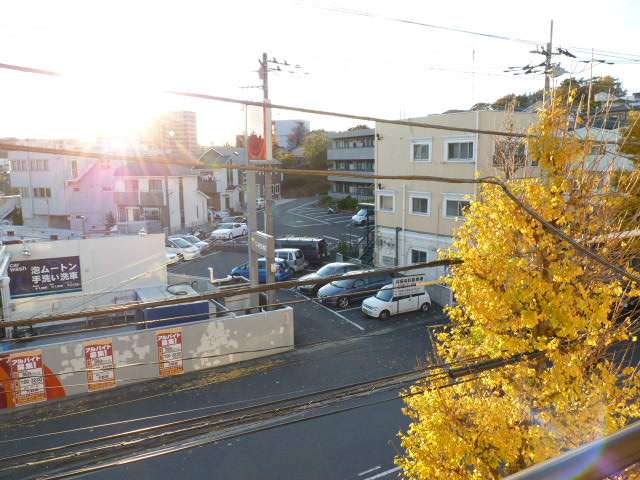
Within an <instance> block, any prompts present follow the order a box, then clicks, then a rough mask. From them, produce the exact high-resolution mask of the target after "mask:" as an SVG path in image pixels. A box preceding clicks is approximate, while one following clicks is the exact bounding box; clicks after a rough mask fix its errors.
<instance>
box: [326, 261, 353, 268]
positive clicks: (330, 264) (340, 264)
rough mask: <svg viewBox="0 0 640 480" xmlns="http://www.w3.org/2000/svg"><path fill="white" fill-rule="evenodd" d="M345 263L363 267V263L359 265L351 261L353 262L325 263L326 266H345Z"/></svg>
mask: <svg viewBox="0 0 640 480" xmlns="http://www.w3.org/2000/svg"><path fill="white" fill-rule="evenodd" d="M343 265H355V266H356V267H362V265H358V264H357V263H351V262H331V263H327V264H325V265H324V266H325V267H328V266H332V267H336V266H343Z"/></svg>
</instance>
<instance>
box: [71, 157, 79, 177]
mask: <svg viewBox="0 0 640 480" xmlns="http://www.w3.org/2000/svg"><path fill="white" fill-rule="evenodd" d="M71 178H78V161H77V160H71Z"/></svg>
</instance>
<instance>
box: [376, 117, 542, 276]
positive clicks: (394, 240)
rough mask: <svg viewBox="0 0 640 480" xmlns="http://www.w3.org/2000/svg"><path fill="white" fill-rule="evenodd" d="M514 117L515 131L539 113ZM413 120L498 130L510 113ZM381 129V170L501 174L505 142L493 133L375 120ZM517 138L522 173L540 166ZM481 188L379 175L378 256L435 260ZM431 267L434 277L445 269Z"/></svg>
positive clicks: (401, 261) (383, 261)
mask: <svg viewBox="0 0 640 480" xmlns="http://www.w3.org/2000/svg"><path fill="white" fill-rule="evenodd" d="M510 119H511V120H510V121H511V122H512V123H513V125H512V129H513V131H515V132H523V133H526V131H527V130H528V128H529V126H530V125H531V124H532V123H533V122H534V121H535V119H536V115H535V114H531V113H515V114H512V115H511V117H510ZM412 121H416V122H424V123H429V124H432V125H433V124H436V125H446V126H451V127H463V128H473V129H486V130H494V131H495V130H505V129H506V128H505V121H507V119H506V118H505V113H504V112H496V111H468V112H458V113H448V114H441V115H429V116H427V117H423V118H416V119H412ZM376 133H377V135H379V137H378V138H379V139H378V140H377V142H376V143H377V151H376V169H375V170H376V174H378V175H431V176H438V177H449V178H468V179H472V178H475V176H476V175H482V176H484V175H496V174H498V173H499V172H498V168H500V167H501V157H502V156H501V155H500V153H501V152H500V150H501V149H503V148H504V144H503V143H501V142H500V141H498V143H496V137H495V136H493V135H478V134H475V133H458V132H455V131H446V130H439V129H433V128H422V127H409V126H404V125H390V124H384V123H379V124H376ZM516 142H519V143H518V144H517V145H516V147H517V148H516V151H517V155H515V162H516V167H517V170H516V173H517V174H522V172H523V171H524V169H525V168H527V169H533V171H534V172H536V173H537V170H538V169H537V167H536V166H531V165H527V159H526V151H525V146H524V142H520V141H519V140H516ZM510 145H511V146H512V145H513V143H512V142H511V143H510ZM510 148H511V147H510ZM475 193H476V187H475V186H474V185H473V184H455V183H440V182H431V181H424V180H411V181H406V180H383V181H379V182H377V185H376V189H375V196H376V224H377V231H376V242H375V245H376V247H375V257H374V261H375V263H376V264H377V265H381V266H394V265H399V266H404V265H410V264H413V263H422V262H427V261H433V260H437V259H438V257H439V254H438V251H439V250H443V249H446V248H448V247H450V246H451V244H452V242H453V231H454V228H455V227H456V225H457V224H458V222H460V221H464V208H465V207H466V206H468V204H469V198H473V196H474V195H475ZM425 273H426V275H427V279H428V280H436V279H438V278H440V276H441V275H443V274H444V273H445V272H444V268H438V269H428V270H427V271H426V272H425Z"/></svg>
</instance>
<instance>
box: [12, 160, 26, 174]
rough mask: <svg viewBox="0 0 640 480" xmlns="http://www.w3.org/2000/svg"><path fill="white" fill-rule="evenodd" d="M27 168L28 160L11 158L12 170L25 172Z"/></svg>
mask: <svg viewBox="0 0 640 480" xmlns="http://www.w3.org/2000/svg"><path fill="white" fill-rule="evenodd" d="M26 169H27V161H26V160H11V170H13V171H14V172H24V171H25V170H26Z"/></svg>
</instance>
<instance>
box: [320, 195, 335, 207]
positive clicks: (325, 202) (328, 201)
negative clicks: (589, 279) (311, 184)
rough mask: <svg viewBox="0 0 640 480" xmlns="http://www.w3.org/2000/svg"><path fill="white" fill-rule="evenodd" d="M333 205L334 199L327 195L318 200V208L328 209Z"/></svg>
mask: <svg viewBox="0 0 640 480" xmlns="http://www.w3.org/2000/svg"><path fill="white" fill-rule="evenodd" d="M335 203H336V199H335V198H333V197H330V196H329V195H324V196H323V197H322V198H320V201H318V206H319V207H330V206H331V205H335Z"/></svg>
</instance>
